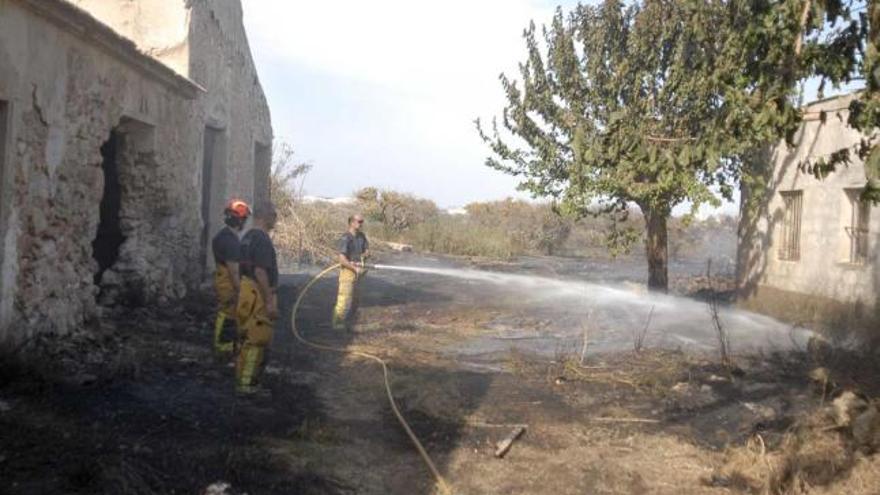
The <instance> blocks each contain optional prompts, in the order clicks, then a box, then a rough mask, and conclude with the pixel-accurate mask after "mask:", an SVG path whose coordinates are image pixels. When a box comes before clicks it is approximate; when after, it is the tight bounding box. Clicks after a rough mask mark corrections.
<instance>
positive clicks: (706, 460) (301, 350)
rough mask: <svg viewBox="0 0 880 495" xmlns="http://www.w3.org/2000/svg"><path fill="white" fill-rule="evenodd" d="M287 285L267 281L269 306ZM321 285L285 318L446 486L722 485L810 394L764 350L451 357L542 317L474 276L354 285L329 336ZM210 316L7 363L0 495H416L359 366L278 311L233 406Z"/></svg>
mask: <svg viewBox="0 0 880 495" xmlns="http://www.w3.org/2000/svg"><path fill="white" fill-rule="evenodd" d="M306 279H307V277H306V276H304V275H300V276H288V277H284V280H283V283H284V284H285V286H284V289H283V291H282V293H281V296H282V302H283V308H282V309H283V314H287V313H289V310H290V306H291V304H292V302H293V299H294V297H295V295H296V288H295V287H297V286H302V285H303V283H304V282H305V280H306ZM334 289H335V283H334V282H333V281H332V280H326V281H323V282H321V283H319V284H318V285H316V286H315V289H314V292H313V293H312V294H310V295H309V298H308V300H307V302H306V304H305V306H304V308H303V312H302V314H300V315H299V317H300V326H301V327H302V328H304V329H305V332H306V334H307V336H308V337H309V338H311V339H314V340H319V341H321V342H325V343H332V344H334V345H337V346H344V347H349V348H357V349H364V350H370V351H372V352H376V353H378V354H380V355H383V356H385V357H387V358H388V360H389V362H390V363H391V368H392V373H393V380H394V383H393V386H394V390H395V395H396V397H397V398H398V400H399V401H400V403H401V406H402V409H403V411H404V414H405V415H406V417H407V418H408V419H409V420H410V422H411V423H412V425H413V427H414V429H415V430H416V432H417V434H418V435H419V437H420V438H421V439H422V440H423V442H424V443H425V446H426V447H427V449H428V451H429V452H430V453H431V455H432V457H433V458H434V459H435V461H436V462H437V464H438V467H439V468H440V470H441V471H442V472H443V473H444V475H445V476H446V477H447V479H448V480H449V481H450V482H451V483H452V484H453V486H454V488H455V490H456V493H460V494H493V493H498V494H501V493H503V494H535V495H539V494H553V495H561V494H569V493H570V494H583V493H596V494H601V493H609V494H610V493H668V494H689V493H695V494H696V493H729V492H730V488H729V487H727V486H725V483H724V482H723V480H721V481H719V480H718V479H717V477H713V473H714V472H715V469H716V468H717V467H718V466H719V464H720V463H721V462H722V461H723V449H724V447H725V446H727V445H739V444H742V443H743V442H744V441H745V440H746V439H747V438H749V437H750V436H752V435H753V434H755V433H760V434H761V438H762V441H764V442H766V444H767V446H768V447H769V448H772V447H773V446H774V445H776V444H778V443H779V441H780V439H781V435H782V433H783V432H784V431H785V430H786V428H788V427H789V426H790V424H791V422H792V418H793V417H794V416H796V415H798V414H800V413H801V412H803V411H805V410H808V409H810V408H815V407H817V406H818V403H819V401H820V400H821V399H820V398H819V397H817V396H816V395H815V394H814V393H813V391H812V389H811V388H810V383H809V380H808V379H807V378H806V374H807V371H808V369H807V368H806V366H807V364H800V363H799V362H798V361H796V360H792V359H790V358H789V357H786V356H782V355H780V356H763V357H762V358H760V359H757V358H755V359H747V358H741V359H740V360H739V361H738V364H739V366H740V368H738V369H737V370H736V376H733V375H730V374H728V373H726V372H725V371H724V370H723V369H722V368H720V367H719V366H718V365H717V364H716V363H715V362H714V361H713V360H712V359H708V358H706V357H700V356H692V355H688V354H685V353H682V352H676V351H674V350H673V351H670V350H667V351H659V350H654V351H644V352H642V353H640V354H638V355H633V354H632V353H617V354H611V355H608V354H603V355H591V356H590V357H588V359H587V360H586V361H585V362H584V363H581V362H580V360H579V359H578V358H577V356H576V355H575V354H572V353H571V351H570V350H566V349H560V350H559V351H558V352H556V353H555V354H554V355H553V356H549V357H548V356H547V355H540V354H538V355H530V354H525V353H522V352H520V351H511V350H493V351H492V352H489V353H483V352H480V353H477V354H474V355H468V354H466V353H463V348H462V342H470V341H471V339H475V338H478V337H479V336H480V335H482V334H485V333H486V332H487V331H491V330H492V328H494V327H493V326H492V325H493V322H497V321H513V320H516V321H518V322H519V324H522V325H526V324H527V325H532V326H533V327H534V330H535V331H536V332H540V329H541V325H542V323H541V321H542V318H543V317H542V318H531V319H526V320H523V319H522V318H523V314H522V312H521V311H517V307H516V306H517V305H516V301H510V300H502V299H494V298H492V297H489V295H488V294H486V293H485V288H483V287H480V286H469V285H467V284H460V283H452V282H449V283H444V282H440V281H438V280H428V279H425V278H419V277H406V276H387V277H386V276H378V274H377V276H372V277H370V278H368V281H367V284H366V286H365V288H364V289H365V292H364V300H363V306H362V312H361V321H360V324H359V326H358V328H357V331H356V332H354V333H342V332H333V331H331V330H330V329H329V327H328V325H327V320H328V317H329V314H330V308H331V305H332V302H333V291H334ZM499 301H500V302H499ZM210 308H211V304H210V301H208V300H205V299H200V300H192V301H189V302H187V303H186V304H185V305H182V306H175V307H168V308H164V309H162V310H156V309H152V310H148V309H140V310H130V311H125V312H120V313H119V314H117V315H116V317H115V318H113V319H111V320H112V321H111V320H108V322H107V323H106V324H105V329H104V331H103V332H98V333H97V334H92V335H97V336H94V337H90V338H86V339H82V338H80V339H73V340H71V341H70V342H68V343H67V344H66V347H64V349H65V350H64V351H63V352H60V353H56V354H52V355H51V356H49V357H50V359H49V361H50V362H48V363H47V362H44V363H42V366H41V367H40V368H39V369H23V368H21V367H19V366H14V365H13V364H11V363H10V362H9V360H7V362H6V363H5V366H4V367H3V369H2V370H0V371H2V373H0V431H2V432H3V433H2V438H0V473H2V477H0V478H2V482H0V493H4V494H5V493H9V494H31V493H108V494H109V493H114V494H117V493H133V494H148V493H149V494H152V493H187V494H192V493H200V492H201V491H202V490H204V489H205V487H207V486H208V485H210V484H212V483H215V482H218V481H224V482H227V483H229V484H230V485H231V487H232V488H231V490H229V491H227V492H226V493H250V494H252V495H255V494H289V493H297V494H351V493H358V494H389V493H393V494H426V495H427V494H432V493H435V490H434V485H433V482H432V480H431V479H430V476H429V474H428V472H427V470H426V469H425V467H424V466H423V465H422V463H421V461H420V459H419V457H418V455H417V454H416V452H415V451H414V450H413V448H412V447H411V445H410V444H409V441H408V439H407V438H406V437H405V435H404V434H403V433H402V431H401V430H400V428H399V426H398V425H397V422H396V420H395V419H394V417H393V416H392V415H391V413H390V411H389V408H388V406H387V403H386V400H385V397H384V392H383V389H382V385H381V373H380V370H379V369H378V367H377V366H375V365H374V364H371V363H369V362H364V361H362V360H359V359H353V358H349V357H347V356H343V355H337V354H333V353H325V352H319V351H314V350H312V349H309V348H305V347H303V346H301V345H297V344H296V343H295V342H294V341H293V339H292V337H291V335H290V334H289V321H282V322H280V324H279V328H278V331H277V333H276V339H275V342H274V344H273V350H272V360H271V363H270V365H269V367H268V369H267V380H266V381H267V385H268V386H269V388H270V389H271V391H272V394H271V397H265V398H256V399H242V398H238V397H236V396H235V395H234V394H233V393H232V379H231V375H232V370H231V368H230V367H229V366H228V364H227V363H222V362H215V361H214V360H213V358H212V356H211V353H210V350H209V332H208V330H207V328H208V325H209V321H210V316H211V315H210ZM466 347H467V346H465V348H466ZM90 349H93V351H90ZM99 349H100V350H101V352H98V350H99ZM67 362H84V363H87V364H88V363H91V365H89V366H79V367H77V366H73V367H72V368H71V367H67V368H65V367H64V366H60V365H61V364H63V363H67ZM71 369H73V370H74V371H73V372H71V371H70V370H71ZM59 370H64V372H63V374H60V373H59ZM520 423H523V424H527V425H528V429H527V432H526V433H525V435H524V436H523V437H522V438H521V439H519V440H518V441H517V442H516V443H515V444H514V445H513V447H512V448H511V450H510V452H509V453H508V454H507V456H506V457H505V458H504V459H496V458H495V457H494V456H493V455H492V454H493V451H494V450H495V442H497V441H499V440H501V439H502V438H503V437H505V436H506V435H507V434H508V433H509V432H510V431H511V429H512V426H511V425H513V424H520Z"/></svg>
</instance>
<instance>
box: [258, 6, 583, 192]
mask: <svg viewBox="0 0 880 495" xmlns="http://www.w3.org/2000/svg"><path fill="white" fill-rule="evenodd" d="M243 3H244V15H245V25H246V27H247V30H248V37H249V40H250V43H251V50H252V51H253V54H254V57H255V59H256V63H257V69H258V70H259V73H260V81H261V83H262V85H263V88H264V89H265V91H266V95H267V97H268V99H269V105H270V108H271V110H272V123H273V126H274V128H275V136H276V138H277V139H283V140H285V141H288V142H290V143H291V144H292V145H293V146H294V147H295V149H296V150H297V156H298V158H299V159H300V160H304V161H308V162H311V163H312V164H313V165H314V169H313V171H312V173H311V174H310V176H309V178H308V180H307V182H306V190H307V193H308V194H314V195H321V196H347V195H349V194H350V193H351V192H352V191H353V190H355V189H356V188H359V187H362V186H368V185H375V186H380V187H390V188H394V189H398V190H401V191H406V192H411V193H415V194H417V195H419V196H424V197H428V198H430V199H433V200H434V201H436V202H437V203H438V204H439V205H441V206H459V205H464V204H465V203H468V202H470V201H476V200H485V199H498V198H504V197H506V196H510V195H515V194H517V193H516V191H515V186H516V181H515V180H514V179H513V178H512V177H510V176H507V175H505V174H502V173H501V172H497V171H495V170H492V169H490V168H488V167H486V166H485V165H483V162H484V160H485V158H486V156H487V154H488V151H487V148H486V147H485V146H484V145H483V143H482V142H481V141H480V139H479V137H478V136H477V133H476V130H475V129H474V125H473V120H474V118H475V117H478V116H480V117H483V118H484V119H489V118H491V117H492V116H493V115H495V114H497V113H498V112H499V111H500V110H501V108H502V107H503V104H504V98H503V94H502V90H501V85H500V83H499V82H498V75H499V74H500V73H501V72H502V71H504V72H508V73H514V72H515V69H516V67H517V63H518V62H519V61H520V60H522V59H523V56H524V54H525V46H524V43H523V40H522V32H523V29H524V28H525V27H526V26H527V25H528V23H529V21H530V20H531V19H535V21H536V22H537V23H538V24H541V23H544V22H547V21H549V19H550V17H551V16H552V13H553V9H554V8H555V6H556V5H557V4H558V3H559V2H556V1H554V2H550V1H544V0H444V1H442V2H427V1H413V0H370V1H363V0H360V1H354V0H352V1H335V2H323V1H306V0H244V2H243ZM574 4H576V2H574V1H569V2H563V5H569V6H570V5H574Z"/></svg>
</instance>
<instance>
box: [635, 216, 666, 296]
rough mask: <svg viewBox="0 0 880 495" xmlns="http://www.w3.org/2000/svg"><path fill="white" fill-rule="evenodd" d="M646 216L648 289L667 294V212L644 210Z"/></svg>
mask: <svg viewBox="0 0 880 495" xmlns="http://www.w3.org/2000/svg"><path fill="white" fill-rule="evenodd" d="M642 213H643V214H644V215H645V230H646V233H647V235H646V236H645V248H646V253H645V254H646V255H647V257H648V289H649V290H653V291H660V292H666V291H667V290H668V289H669V276H668V273H667V272H668V268H667V267H668V264H669V249H668V242H667V234H666V218H667V216H668V214H667V213H666V211H665V210H657V209H654V208H642Z"/></svg>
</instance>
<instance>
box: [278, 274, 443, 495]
mask: <svg viewBox="0 0 880 495" xmlns="http://www.w3.org/2000/svg"><path fill="white" fill-rule="evenodd" d="M339 267H340V265H338V264H336V265H333V266H331V267H329V268H327V269H325V270H323V271H322V272H321V273H319V274H317V275H315V276H314V277H312V279H311V280H309V282H308V283H307V284H306V285H305V287H303V289H302V290H301V291H300V293H299V296H298V297H297V298H296V302H295V303H294V305H293V310H292V311H291V314H290V329H291V331H292V332H293V336H294V337H296V339H297V340H299V341H300V342H302V343H303V344H305V345H307V346H309V347H311V348H314V349H319V350H322V351H329V352H336V353H340V354H350V355H352V356H358V357H361V358H364V359H369V360H371V361H375V362H377V363H379V365H380V366H382V375H383V376H384V378H385V393H386V395H387V396H388V403H389V404H391V410H392V411H393V412H394V415H395V416H396V417H397V421H398V422H400V426H402V427H403V429H404V431H405V432H406V434H407V436H408V437H409V439H410V440H411V441H412V444H413V445H414V446H415V448H416V450H417V451H418V452H419V455H420V456H421V457H422V460H423V461H424V462H425V465H426V466H428V470H429V471H431V474H432V475H433V476H434V479H436V480H437V486H438V488H439V489H440V492H441V493H443V494H444V495H452V489H451V488H450V487H449V484H448V483H446V480H445V479H444V478H443V475H442V474H440V471H438V470H437V466H435V465H434V461H433V460H431V456H430V455H428V451H426V450H425V447H424V446H423V445H422V442H420V441H419V439H418V437H416V434H415V433H413V431H412V428H411V427H410V426H409V423H407V422H406V419H404V417H403V414H401V412H400V408H398V407H397V402H395V400H394V394H392V393H391V379H390V376H389V372H388V364H387V363H386V362H385V360H384V359H382V358H380V357H379V356H375V355H373V354H368V353H366V352H361V351H354V350H349V349H344V348H340V347H332V346H329V345H324V344H316V343H314V342H310V341H308V340H306V339H305V338H304V337H303V336H302V335H301V334H300V333H299V329H298V328H297V327H296V313H297V311H299V306H300V304H302V301H303V299H304V298H305V296H306V293H308V291H309V289H310V288H311V287H312V286H313V285H314V284H315V283H316V282H318V280H320V279H321V277H323V276H324V275H326V274H328V273H330V272H332V271H333V270H336V269H337V268H339Z"/></svg>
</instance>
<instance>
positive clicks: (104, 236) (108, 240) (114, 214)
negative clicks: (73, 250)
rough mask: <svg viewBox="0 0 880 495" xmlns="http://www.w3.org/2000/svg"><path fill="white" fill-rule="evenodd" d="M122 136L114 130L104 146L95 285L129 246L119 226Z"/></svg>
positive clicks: (93, 250)
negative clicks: (102, 190)
mask: <svg viewBox="0 0 880 495" xmlns="http://www.w3.org/2000/svg"><path fill="white" fill-rule="evenodd" d="M119 141H120V134H119V133H118V132H117V131H115V130H113V131H111V132H110V137H109V138H108V139H107V141H106V142H105V143H104V145H103V146H101V158H102V161H101V168H102V169H103V170H104V195H103V196H102V197H101V222H100V223H99V224H98V233H97V234H96V235H95V240H94V241H93V242H92V256H93V257H94V258H95V261H97V262H98V272H97V273H95V284H99V283H100V282H101V277H103V276H104V272H105V271H107V269H108V268H110V267H111V266H113V264H114V263H116V260H117V259H118V258H119V247H120V246H122V243H123V242H125V237H124V236H123V235H122V228H121V227H120V225H119V209H120V207H121V205H122V190H121V189H120V187H119V164H118V162H117V157H118V152H119V148H120V142H119Z"/></svg>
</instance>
